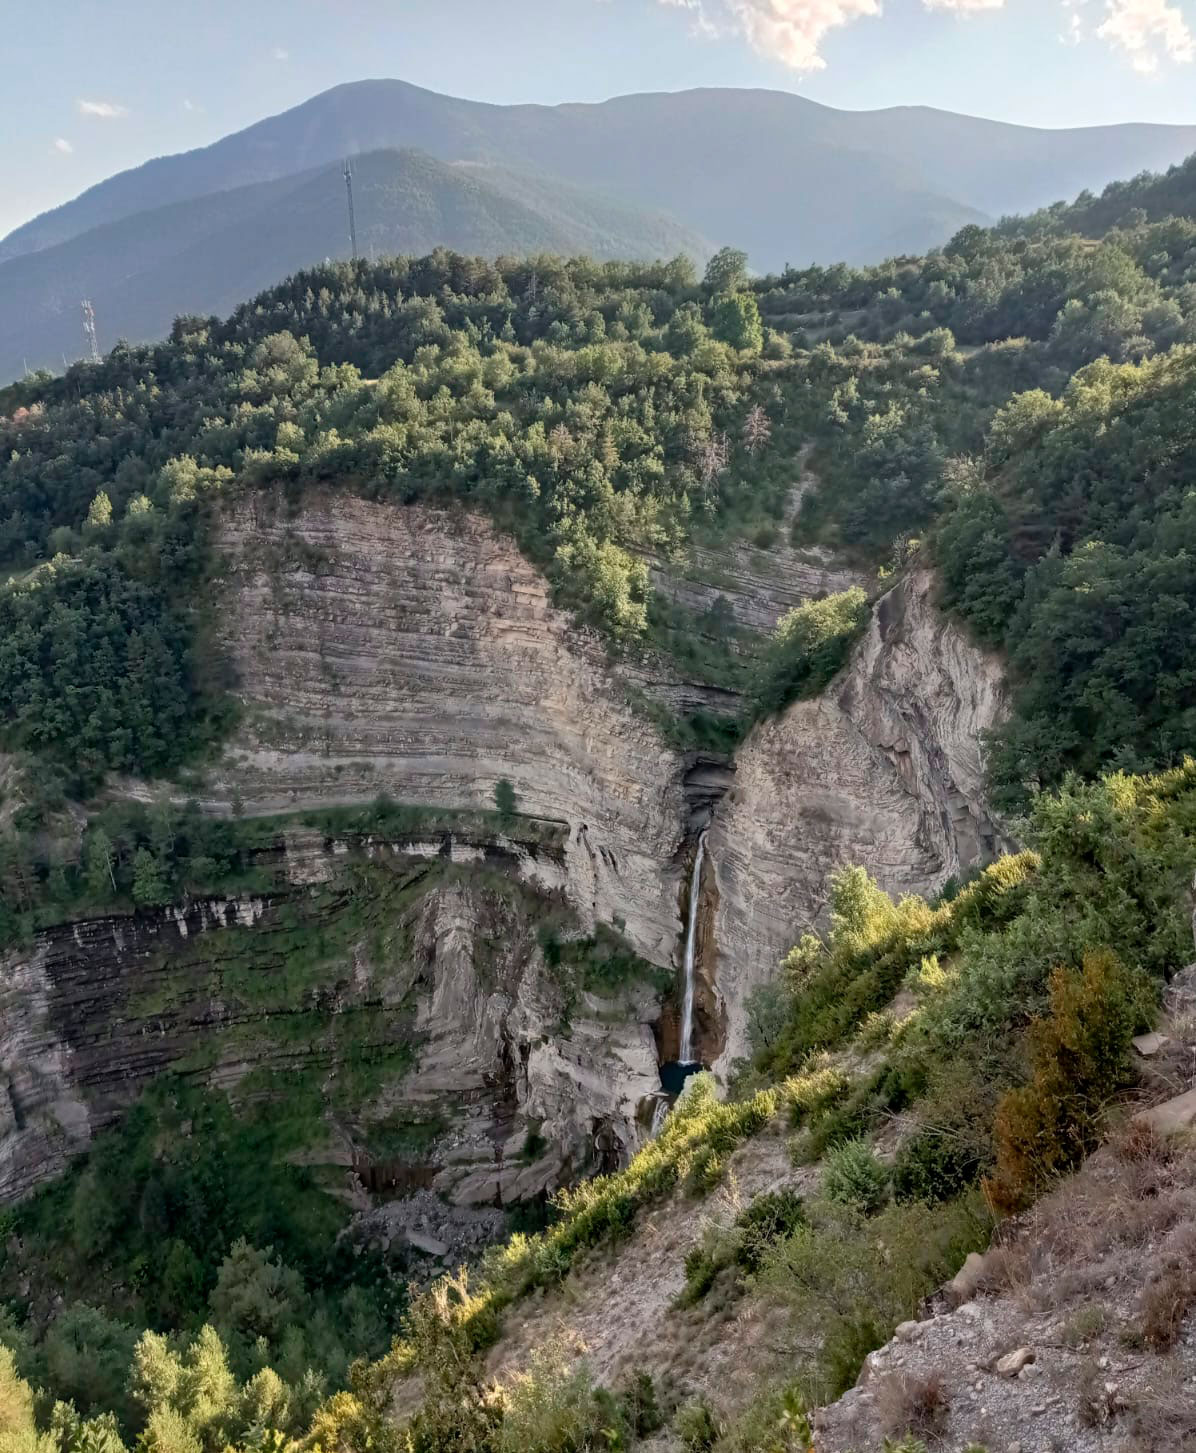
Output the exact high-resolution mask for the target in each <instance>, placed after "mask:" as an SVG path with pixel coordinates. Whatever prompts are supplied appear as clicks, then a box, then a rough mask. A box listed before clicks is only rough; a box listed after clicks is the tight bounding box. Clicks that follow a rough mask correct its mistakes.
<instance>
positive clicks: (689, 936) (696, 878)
mask: <svg viewBox="0 0 1196 1453" xmlns="http://www.w3.org/2000/svg"><path fill="white" fill-rule="evenodd" d="M705 857H706V833H705V831H703V832H702V833H700V834H699V836H698V848H697V852H695V853H694V866H693V874H692V876H691V877H690V880H689V922H688V924H687V925H686V931H685V997H684V999H683V1000H682V1005H681V1053H680V1055H679V1056H678V1059H679V1061H680V1063H681V1064H682V1065H692V1064H694V1063H696V1061H695V1060H694V980H695V978H696V974H695V969H694V960H695V958H696V957H697V948H698V899H699V897H700V896H701V888H702V863H703V861H704V860H705Z"/></svg>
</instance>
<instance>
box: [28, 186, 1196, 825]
mask: <svg viewBox="0 0 1196 1453" xmlns="http://www.w3.org/2000/svg"><path fill="white" fill-rule="evenodd" d="M1192 171H1193V167H1192V164H1190V163H1189V164H1188V165H1187V166H1185V167H1183V168H1176V169H1174V170H1173V172H1172V173H1171V174H1169V175H1168V176H1166V177H1163V178H1159V179H1154V180H1151V181H1149V182H1147V181H1140V182H1138V183H1134V184H1130V185H1129V186H1127V187H1124V188H1111V189H1110V191H1109V192H1108V193H1106V196H1105V198H1103V199H1101V201H1102V205H1103V206H1105V208H1106V211H1107V212H1108V214H1109V218H1110V226H1109V228H1108V230H1106V231H1105V232H1104V234H1103V235H1102V236H1101V237H1100V238H1099V240H1093V239H1092V238H1090V237H1087V236H1084V235H1080V233H1079V232H1068V233H1060V232H1059V231H1058V230H1057V229H1056V228H1055V227H1053V226H1052V227H1049V228H1048V227H1045V226H1038V225H1031V224H1029V223H1027V224H1026V225H1025V227H1024V228H1020V229H1019V228H1017V227H1015V226H1014V225H1013V224H1012V223H1009V224H1005V225H1004V226H1003V227H1002V228H999V229H996V230H993V231H989V232H985V231H982V230H980V229H978V228H974V227H971V228H967V229H965V231H964V232H962V233H960V234H959V235H958V236H957V237H956V238H955V239H954V240H953V241H952V242H951V243H950V244H949V245H948V246H947V247H945V248H944V249H943V250H942V251H941V252H937V253H932V254H930V255H929V256H927V257H925V258H920V259H917V258H903V259H896V260H894V261H891V262H888V263H885V264H882V265H880V266H878V267H874V268H864V269H852V268H848V267H844V266H840V267H834V268H811V269H808V270H806V271H787V272H786V273H784V274H782V275H780V276H775V277H767V278H762V279H756V280H752V279H750V278H749V277H748V276H747V274H746V272H745V270H744V261H743V258H742V255H740V254H736V253H734V252H732V251H730V250H726V249H725V250H724V251H723V252H722V253H720V254H719V255H718V256H716V257H715V258H714V260H713V261H712V262H711V264H710V266H709V268H708V270H707V273H706V277H705V279H704V280H701V281H699V280H698V278H697V277H696V276H695V274H694V271H693V269H692V266H691V264H689V263H688V262H686V261H684V260H680V259H678V260H676V261H674V262H671V263H662V264H655V265H625V264H613V263H607V264H596V263H592V262H588V261H584V260H573V261H562V260H559V259H552V258H540V259H537V260H533V261H504V260H500V261H499V262H497V263H487V262H483V261H479V260H477V259H469V258H464V257H460V256H457V255H454V254H451V253H447V252H437V253H433V254H431V255H430V256H428V257H426V258H422V259H406V258H402V259H392V260H387V261H385V262H381V263H366V262H358V263H354V264H335V265H329V266H326V267H324V268H321V269H317V270H315V271H313V272H309V273H303V274H299V275H297V276H296V277H294V278H292V279H290V280H288V281H287V282H285V283H283V284H281V285H280V286H279V287H276V288H274V289H271V290H270V291H268V292H266V293H264V294H262V295H261V296H260V297H258V298H257V299H255V300H254V301H253V302H252V303H249V304H246V305H245V306H244V307H242V308H240V309H239V310H238V311H237V312H235V313H234V314H233V315H232V316H231V317H230V318H228V319H227V320H225V321H223V322H222V321H219V320H216V319H181V320H179V322H178V323H176V325H175V327H174V330H173V332H172V334H171V337H170V338H169V339H168V340H167V341H166V342H164V343H161V344H158V345H154V346H150V347H138V348H129V347H124V346H118V347H117V348H115V349H114V350H113V351H112V353H110V354H109V355H108V356H107V357H106V358H105V359H103V360H102V362H100V363H98V364H76V365H74V366H73V367H72V368H71V369H69V370H68V371H67V373H66V374H65V375H64V376H63V377H60V378H49V377H46V376H37V377H35V378H32V379H30V380H27V381H24V382H22V383H20V384H17V385H13V386H12V387H11V388H9V389H8V390H7V391H6V392H5V394H4V396H3V399H2V401H0V408H2V409H3V419H2V421H0V458H2V459H3V464H0V558H3V560H4V561H5V562H7V564H8V567H9V569H10V570H11V571H12V575H11V578H10V581H9V584H8V585H7V587H6V588H5V589H4V591H3V593H2V594H0V617H2V622H3V631H2V645H0V653H2V654H0V700H2V702H3V706H2V708H0V709H2V711H3V715H4V718H5V720H4V727H5V733H6V736H7V740H8V742H9V744H10V745H13V746H19V747H25V748H28V749H31V750H33V751H35V752H40V753H43V754H48V755H49V756H51V757H53V756H54V755H55V754H57V755H58V757H59V759H60V760H62V761H64V762H65V761H67V760H68V759H69V767H67V768H66V769H65V770H66V777H67V781H66V783H65V786H66V788H67V790H68V791H71V792H77V793H78V792H86V791H88V790H90V789H91V788H93V787H94V786H95V785H96V783H97V782H98V781H99V780H100V778H101V777H102V775H103V773H104V772H105V771H107V770H110V769H117V770H123V771H131V772H137V773H142V774H159V773H164V772H170V771H172V770H175V769H177V768H178V767H179V765H180V764H182V763H183V762H185V761H187V760H188V759H194V758H195V756H196V755H197V753H200V752H201V751H202V749H203V748H204V746H205V744H206V743H209V742H211V741H213V740H215V739H217V738H218V737H219V735H220V734H221V732H222V731H223V729H224V727H225V725H226V723H227V721H228V708H227V703H226V701H225V700H224V698H223V695H222V691H223V687H224V686H225V684H226V683H224V682H222V681H221V679H220V672H219V667H218V664H213V663H212V662H211V661H210V660H209V658H208V657H207V655H206V654H205V653H200V652H197V650H196V643H197V641H198V640H200V639H201V638H202V634H203V631H204V628H205V620H204V604H203V603H204V602H205V601H206V600H207V595H206V593H205V592H204V591H203V590H202V588H201V585H202V582H203V580H204V579H205V577H206V576H207V575H208V574H209V573H210V572H211V570H212V568H213V561H212V557H211V543H210V525H211V520H212V517H213V513H214V512H215V511H217V510H219V508H220V507H221V501H222V500H227V498H228V496H229V495H230V494H231V493H233V492H234V491H243V490H247V489H250V490H251V489H261V488H266V487H275V486H281V487H283V488H285V489H287V490H290V491H299V490H302V488H303V487H304V486H305V485H306V484H308V483H311V482H315V481H323V482H329V483H335V484H336V485H337V486H338V487H341V488H346V489H355V490H360V491H363V492H365V493H367V494H369V495H370V496H372V497H376V498H385V499H393V500H395V501H396V502H398V503H410V502H412V501H415V500H420V499H423V500H429V499H431V500H440V501H448V500H456V501H461V502H465V503H468V504H471V505H473V506H475V507H478V508H482V509H485V510H488V511H490V512H491V513H492V514H493V515H494V516H495V517H496V519H497V520H498V521H499V522H500V523H501V524H502V525H504V526H505V527H507V528H509V529H511V530H512V531H513V532H514V533H515V535H516V536H517V538H518V539H519V541H520V543H521V545H522V546H523V548H524V549H525V550H526V551H527V553H528V554H529V555H530V556H531V558H533V559H534V560H536V561H537V562H538V563H540V564H541V565H542V566H543V567H544V568H545V569H546V570H547V572H548V574H549V576H550V579H551V580H552V582H553V585H554V587H555V589H556V592H557V595H558V598H559V600H560V601H561V602H562V603H563V604H565V605H567V606H569V607H571V608H572V609H574V610H575V611H576V612H577V613H578V615H579V617H580V618H581V619H583V620H584V621H586V622H588V623H590V624H593V625H596V626H598V627H599V628H601V629H602V630H603V631H605V632H606V634H607V636H608V638H609V640H610V642H611V644H612V648H613V649H618V650H637V649H641V648H642V647H643V646H644V645H657V646H663V647H665V648H666V649H667V648H669V647H674V648H680V649H685V648H686V642H685V638H686V636H689V637H691V638H695V637H696V638H699V639H700V638H701V637H702V635H703V632H705V631H707V630H708V627H709V625H710V623H709V622H702V621H685V620H683V621H681V622H678V621H677V620H676V619H675V618H674V614H675V613H673V612H670V611H667V610H666V609H665V608H664V606H663V603H662V602H661V601H660V600H658V599H656V598H655V597H654V596H653V593H652V591H651V590H650V587H649V582H648V574H647V567H646V564H645V554H646V553H651V554H655V555H657V556H659V557H665V558H668V557H671V556H682V555H684V552H685V551H686V548H687V546H688V544H689V542H690V541H691V540H693V539H695V538H703V539H707V540H710V539H714V540H718V539H726V538H729V537H737V536H748V535H750V534H759V532H760V531H761V530H767V529H768V528H770V527H771V528H773V529H775V528H776V527H777V525H778V524H779V522H780V521H781V519H782V517H783V513H784V508H785V500H786V496H787V493H788V490H789V487H790V485H791V483H792V479H793V474H794V468H795V466H794V458H795V455H796V453H797V450H798V448H799V446H800V445H801V444H802V443H809V444H812V445H813V454H812V460H813V464H814V468H815V471H816V473H817V475H818V477H819V478H820V480H821V487H820V488H819V489H818V490H817V491H816V492H815V493H813V494H812V495H811V496H809V497H808V498H807V499H806V501H805V503H804V507H803V510H802V513H801V517H800V519H799V520H798V521H797V523H796V526H795V537H796V540H797V541H798V542H799V543H802V542H807V543H813V542H817V543H821V544H829V545H831V546H833V547H835V548H837V549H839V550H840V551H844V552H846V553H847V554H849V555H851V556H855V557H857V558H858V559H860V560H861V561H864V562H867V563H869V564H870V565H874V566H880V567H881V568H882V571H883V570H887V569H890V568H892V567H894V566H900V565H901V564H902V563H904V562H905V561H907V560H908V559H909V558H910V557H911V551H913V550H915V549H916V548H918V547H920V548H921V549H923V550H926V551H929V553H930V555H931V556H932V558H933V559H934V560H935V561H936V563H937V564H938V565H939V566H940V568H941V570H942V575H943V580H944V586H945V595H946V601H947V603H948V604H949V605H950V606H952V607H953V608H954V609H956V610H958V611H959V612H960V614H961V615H962V616H963V617H964V618H965V619H966V620H967V621H968V623H969V625H970V627H971V628H972V629H973V630H974V632H975V633H976V635H977V636H978V638H979V639H981V640H983V641H984V642H986V643H988V644H992V645H998V646H1004V647H1006V648H1007V649H1008V650H1009V652H1010V657H1011V662H1012V665H1013V668H1014V677H1015V681H1022V682H1023V683H1024V689H1023V690H1022V691H1021V692H1020V694H1019V697H1018V703H1017V711H1016V714H1015V716H1014V719H1013V721H1012V722H1011V723H1010V725H1009V726H1008V728H1006V729H1005V731H1004V732H1003V734H1002V736H1001V738H1000V739H999V740H998V741H997V742H996V744H995V746H994V751H993V754H992V770H993V776H994V786H995V790H996V792H997V794H998V798H999V800H1000V801H1002V802H1003V803H1004V804H1006V805H1008V806H1018V805H1019V804H1022V803H1024V801H1025V799H1026V795H1027V793H1028V792H1030V791H1032V790H1033V789H1034V788H1035V787H1036V786H1038V785H1040V784H1051V783H1056V782H1058V781H1060V780H1061V778H1062V775H1063V774H1064V773H1065V772H1066V771H1068V770H1071V769H1077V770H1080V771H1083V772H1086V773H1089V774H1091V773H1093V772H1096V771H1099V770H1101V769H1104V768H1109V767H1126V768H1130V769H1134V770H1149V769H1152V768H1156V767H1162V766H1166V765H1168V764H1169V763H1171V762H1173V761H1174V760H1175V759H1176V754H1177V752H1178V751H1179V750H1180V749H1181V746H1182V743H1183V742H1184V740H1190V739H1191V726H1192V715H1191V713H1192V710H1193V681H1192V678H1191V673H1190V670H1187V669H1185V667H1184V664H1183V662H1182V660H1181V659H1180V655H1181V652H1182V646H1183V643H1184V641H1185V640H1186V639H1187V638H1188V635H1189V631H1190V627H1191V625H1192V618H1191V611H1192V606H1191V601H1192V600H1193V598H1194V592H1193V588H1192V587H1193V576H1192V568H1193V567H1192V562H1191V555H1190V552H1189V550H1188V549H1187V542H1188V540H1190V537H1191V525H1192V519H1191V510H1192V506H1191V502H1190V496H1189V495H1188V493H1187V490H1186V481H1187V480H1188V479H1190V477H1191V473H1192V453H1193V448H1194V443H1193V418H1192V403H1191V399H1192V388H1191V380H1192V370H1193V366H1194V365H1193V352H1192V348H1193V344H1194V343H1196V221H1194V220H1193V219H1192V218H1190V217H1188V216H1177V217H1169V218H1166V219H1163V220H1153V221H1152V220H1149V213H1150V212H1152V211H1157V210H1158V208H1159V207H1160V206H1162V205H1163V203H1162V202H1157V201H1156V200H1155V199H1156V198H1157V197H1160V196H1161V197H1164V198H1168V199H1171V198H1174V199H1177V202H1180V203H1182V202H1184V201H1185V199H1186V196H1187V190H1190V185H1191V175H1192ZM1185 188H1186V189H1187V190H1185ZM1144 203H1145V204H1147V205H1143V204H1144ZM1085 206H1086V204H1084V203H1083V201H1081V203H1077V204H1075V209H1074V216H1075V217H1076V218H1077V219H1078V217H1079V215H1080V213H1082V212H1084V211H1085ZM1089 210H1090V209H1089ZM1143 214H1147V216H1145V217H1144V215H1143ZM1052 215H1054V214H1052ZM1059 215H1060V216H1061V217H1064V218H1066V217H1067V216H1072V215H1073V212H1061V213H1060V214H1059ZM912 542H913V543H912ZM801 638H802V633H801V632H798V633H797V634H796V635H794V636H793V637H792V639H793V640H795V641H798V640H800V639H801ZM733 644H734V643H733ZM740 644H741V646H742V649H740V650H738V651H735V650H732V651H731V652H730V653H728V652H726V651H725V650H724V651H714V650H711V651H710V652H708V653H707V654H708V656H709V665H708V669H709V670H714V669H715V663H716V662H719V663H723V664H722V665H721V666H720V667H719V669H721V670H722V673H723V674H722V684H727V685H733V686H735V687H737V688H738V689H740V690H741V691H745V692H746V693H747V696H748V699H749V700H750V701H751V702H754V703H755V702H759V701H762V700H767V701H768V702H769V703H770V705H771V706H774V707H775V705H777V704H778V703H779V702H780V701H781V700H782V699H783V695H784V693H783V692H782V693H778V691H777V689H776V686H775V682H769V681H765V682H760V681H758V680H753V679H752V677H753V672H758V671H759V670H770V671H772V672H773V673H774V674H776V673H778V672H779V673H780V675H781V676H786V675H793V673H794V671H795V670H796V677H795V679H797V678H801V677H802V674H803V673H802V671H801V668H800V663H799V665H798V666H797V667H796V668H795V667H794V666H793V663H792V662H791V661H789V662H787V661H786V660H784V659H781V660H778V659H777V658H778V655H780V656H782V657H783V656H784V652H783V651H779V652H778V650H777V649H775V648H774V649H768V650H765V649H761V648H760V647H759V646H758V645H754V644H753V643H740ZM794 649H795V650H797V649H799V648H798V647H796V646H795V647H794ZM702 654H703V653H702V652H701V651H698V652H694V651H693V650H692V640H691V641H690V643H689V647H688V654H687V666H688V668H689V669H691V670H692V669H693V666H694V663H695V659H696V660H697V661H698V662H699V663H700V659H701V656H702ZM728 658H729V661H730V664H729V665H728V664H726V663H727V660H728ZM752 661H757V662H759V661H763V663H764V664H763V665H756V666H752V665H751V663H752ZM1031 662H1033V663H1034V664H1035V667H1036V669H1035V671H1034V673H1033V679H1032V680H1031V676H1030V672H1029V670H1028V666H1029V663H1031ZM749 710H750V709H749Z"/></svg>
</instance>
